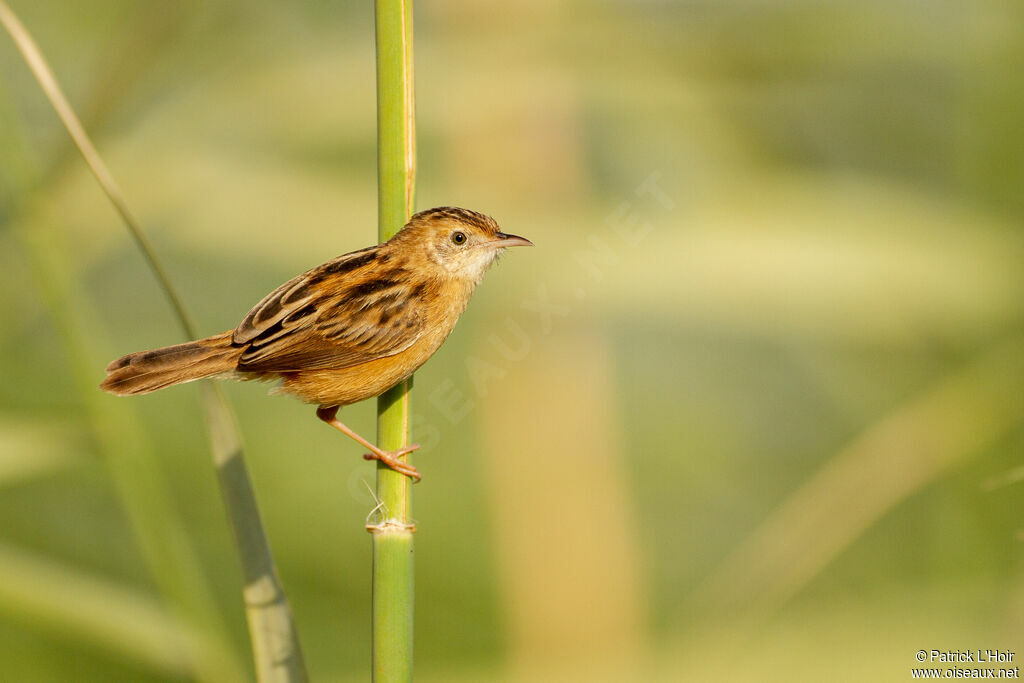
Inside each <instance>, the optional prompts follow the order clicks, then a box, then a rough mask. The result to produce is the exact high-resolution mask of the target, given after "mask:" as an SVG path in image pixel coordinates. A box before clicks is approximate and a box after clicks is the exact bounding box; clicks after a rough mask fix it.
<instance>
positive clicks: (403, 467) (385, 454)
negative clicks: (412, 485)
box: [363, 443, 422, 481]
mask: <svg viewBox="0 0 1024 683" xmlns="http://www.w3.org/2000/svg"><path fill="white" fill-rule="evenodd" d="M419 447H420V445H419V444H418V443H413V444H409V445H408V446H403V447H402V448H399V449H398V450H396V451H383V450H381V449H379V448H374V449H373V452H372V453H363V458H365V459H366V460H380V461H381V462H382V463H384V464H385V465H387V466H388V467H390V468H391V469H393V470H394V471H396V472H399V473H401V474H404V475H406V476H407V477H412V479H413V480H414V481H419V480H420V479H421V478H422V477H420V473H419V471H418V470H417V469H416V468H415V467H413V466H412V465H410V464H409V463H407V462H403V461H402V460H399V458H401V457H402V456H403V455H408V454H409V453H412V452H413V451H415V450H416V449H417V448H419Z"/></svg>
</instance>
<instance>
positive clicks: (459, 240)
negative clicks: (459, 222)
mask: <svg viewBox="0 0 1024 683" xmlns="http://www.w3.org/2000/svg"><path fill="white" fill-rule="evenodd" d="M452 242H455V244H465V243H466V233H464V232H459V231H456V232H453V233H452Z"/></svg>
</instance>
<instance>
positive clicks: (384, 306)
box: [100, 207, 533, 480]
mask: <svg viewBox="0 0 1024 683" xmlns="http://www.w3.org/2000/svg"><path fill="white" fill-rule="evenodd" d="M518 246H533V243H532V242H530V240H528V239H526V238H524V237H518V236H516V235H506V234H505V233H503V232H501V231H500V230H499V228H498V224H497V223H496V222H495V221H494V219H493V218H491V217H489V216H485V215H483V214H480V213H476V212H475V211H468V210H466V209H459V208H454V207H440V208H436V209H430V210H428V211H422V212H420V213H418V214H416V215H415V216H413V217H412V218H411V219H410V220H409V222H408V223H407V224H406V225H405V227H403V228H402V229H401V230H400V231H399V232H398V233H397V234H395V236H394V237H392V238H391V239H389V240H388V241H387V242H384V243H383V244H379V245H377V246H375V247H367V248H366V249H360V250H359V251H353V252H352V253H350V254H345V255H343V256H339V257H338V258H336V259H333V260H331V261H328V262H327V263H325V264H323V265H321V266H317V267H316V268H313V269H312V270H310V271H308V272H306V273H303V274H302V275H299V276H298V277H296V278H293V279H291V280H289V281H288V282H286V283H284V284H283V285H281V286H280V287H278V288H277V289H275V290H274V291H273V292H271V293H270V294H268V295H267V296H266V297H264V299H263V301H261V302H259V303H258V304H256V307H255V308H253V309H252V310H251V311H249V314H248V315H247V316H245V319H244V320H242V322H241V323H240V324H239V325H238V327H236V328H235V329H234V330H228V331H227V332H223V333H221V334H216V335H214V336H212V337H207V338H206V339H200V340H199V341H194V342H189V343H187V344H178V345H176V346H167V347H164V348H162V349H154V350H152V351H139V352H137V353H130V354H128V355H127V356H124V357H123V358H118V359H117V360H115V361H114V362H112V363H111V364H110V365H108V366H107V378H106V379H105V380H103V383H102V384H101V385H100V388H101V389H103V390H104V391H108V392H110V393H112V394H117V395H120V396H127V395H131V394H146V393H149V392H151V391H156V390H157V389H163V388H164V387H169V386H171V385H172V384H181V383H182V382H191V381H192V380H196V379H202V378H204V377H234V378H237V379H260V380H281V387H280V391H283V392H284V393H288V394H294V395H295V396H298V397H299V398H301V399H302V400H303V401H305V402H306V403H315V404H318V406H319V407H318V408H317V411H316V415H317V417H319V418H320V419H321V420H323V421H324V422H326V423H327V424H329V425H331V426H332V427H335V428H337V429H339V430H341V431H342V432H344V433H345V434H347V435H348V436H350V437H352V438H353V439H355V440H356V441H358V442H359V443H360V444H362V445H363V446H364V447H366V448H368V449H370V453H368V454H366V455H364V456H363V457H365V458H367V459H369V460H380V461H381V462H384V463H386V464H387V465H388V466H389V467H391V468H392V469H394V470H396V471H398V472H402V473H403V474H406V475H408V476H410V477H413V478H414V479H416V480H419V478H420V475H419V473H418V472H417V471H416V468H415V467H413V466H412V465H410V464H408V463H407V462H403V461H402V460H400V459H399V458H401V457H402V456H404V455H406V454H407V453H411V452H412V451H414V450H416V449H417V448H419V445H418V444H412V445H410V446H406V447H405V448H402V449H400V450H398V451H390V452H389V451H384V450H381V449H379V448H377V447H376V446H374V445H373V444H371V443H370V442H369V441H367V440H366V439H364V438H363V437H361V436H359V435H358V434H356V433H355V432H354V431H352V430H351V429H350V428H348V427H347V426H345V425H344V424H342V422H341V421H340V420H338V418H337V414H338V409H339V408H340V407H341V406H344V405H348V404H350V403H356V402H358V401H362V400H363V399H367V398H370V397H372V396H377V395H379V394H382V393H383V392H384V391H386V390H387V389H390V388H391V387H393V386H394V385H396V384H398V383H399V382H401V381H402V380H404V379H406V378H408V377H409V376H411V375H412V374H413V372H415V371H416V370H417V369H418V368H419V367H420V366H421V365H423V363H425V362H426V360H427V359H428V358H430V357H431V356H432V355H434V352H435V351H437V349H438V348H439V347H440V346H441V344H442V342H444V340H445V338H447V337H448V335H449V334H450V333H451V331H452V329H453V328H454V327H455V323H456V322H457V321H458V319H459V316H460V315H461V314H462V312H463V311H464V310H466V306H467V305H468V304H469V298H470V296H472V294H473V290H474V288H476V286H477V285H478V284H480V280H481V279H483V276H484V271H486V270H487V268H488V267H489V266H490V265H491V264H492V263H493V262H494V260H495V258H497V256H498V254H500V253H501V252H502V251H503V250H504V249H505V248H506V247H518Z"/></svg>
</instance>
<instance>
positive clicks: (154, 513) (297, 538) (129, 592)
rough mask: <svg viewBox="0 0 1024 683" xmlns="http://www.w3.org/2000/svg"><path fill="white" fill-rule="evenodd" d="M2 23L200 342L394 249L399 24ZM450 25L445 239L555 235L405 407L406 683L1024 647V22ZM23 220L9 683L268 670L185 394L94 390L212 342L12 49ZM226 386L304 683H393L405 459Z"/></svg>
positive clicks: (851, 5)
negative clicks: (381, 565) (379, 521)
mask: <svg viewBox="0 0 1024 683" xmlns="http://www.w3.org/2000/svg"><path fill="white" fill-rule="evenodd" d="M11 4H12V5H13V8H14V10H15V11H17V12H18V13H19V14H20V16H21V18H22V20H23V21H24V22H25V23H26V25H27V26H28V28H29V29H30V30H31V31H32V32H33V33H34V34H35V36H36V38H37V40H38V42H39V44H40V46H41V48H42V49H43V51H44V52H45V53H46V54H47V56H48V57H49V59H50V60H51V62H52V65H53V68H54V70H55V72H56V74H57V76H58V78H59V79H60V80H61V81H62V83H63V85H64V86H65V89H66V91H67V93H68V96H69V97H70V99H71V100H72V102H73V103H74V104H75V106H76V108H77V109H78V110H79V112H80V114H81V115H82V117H83V119H84V122H85V124H86V127H87V128H88V129H89V130H90V132H91V133H92V134H93V135H94V136H95V139H96V141H97V144H98V146H99V147H100V150H101V152H103V153H104V155H105V157H106V159H107V162H108V164H109V165H110V167H111V169H112V171H113V172H114V174H115V176H116V177H117V178H118V180H119V182H120V184H121V185H122V188H123V189H124V191H125V194H126V196H127V198H128V201H129V203H130V205H131V206H132V208H133V209H134V211H135V212H136V214H137V215H138V216H139V217H140V218H141V219H142V221H143V223H144V224H145V225H146V226H147V227H148V230H149V232H150V235H151V237H152V240H153V242H154V243H155V245H156V247H157V249H158V251H159V252H160V254H161V255H162V256H163V258H164V259H165V261H166V263H167V265H168V268H169V270H170V272H171V275H172V277H173V279H174V280H175V281H176V282H177V283H178V284H179V286H180V288H181V289H182V290H183V292H184V297H185V300H186V304H187V305H188V307H189V308H190V310H191V311H193V313H194V315H195V316H196V318H197V319H198V321H199V324H200V328H201V329H202V331H203V332H204V333H210V334H212V333H215V332H219V331H222V330H225V329H228V328H230V327H233V326H234V325H235V324H236V323H237V321H238V320H240V319H241V317H242V316H243V315H244V314H245V313H246V311H247V310H248V309H249V307H250V306H252V305H253V304H254V303H255V302H256V301H258V300H259V299H260V298H261V297H262V296H263V295H264V294H265V293H266V292H268V291H270V290H271V289H272V288H273V287H275V286H276V285H278V284H279V283H280V282H282V281H284V280H285V279H287V278H289V277H291V276H292V275H294V274H296V273H298V272H301V271H303V270H305V269H307V268H309V267H311V266H313V265H316V264H318V263H320V262H322V261H325V260H327V259H328V258H331V257H333V256H335V255H337V254H341V253H344V252H347V251H350V250H353V249H356V248H360V247H363V246H366V245H367V244H370V243H371V242H372V241H373V240H374V237H375V234H376V232H375V231H376V227H375V225H376V223H375V211H376V194H375V193H376V190H375V132H374V131H375V112H374V62H373V17H372V9H371V5H370V4H369V3H354V4H349V3H328V2H323V1H319V2H315V1H310V2H292V3H267V2H259V1H257V2H249V3H238V2H212V3H211V2H198V1H197V0H192V1H183V2H174V3H148V2H132V1H129V0H102V1H95V2H89V3H66V2H55V1H54V0H39V1H37V2H26V1H23V0H13V2H12V3H11ZM416 9H417V14H416V79H417V80H416V87H417V111H418V122H417V126H418V145H419V149H418V153H419V175H418V199H417V205H418V207H419V208H427V207H431V206H436V205H445V204H454V205H459V206H465V207H469V208H473V209H477V210H480V211H484V212H486V213H489V214H491V215H493V216H494V217H496V218H497V219H498V221H499V222H500V223H501V224H502V226H503V228H504V229H505V230H507V231H509V232H513V233H517V234H522V235H525V236H528V237H529V238H531V239H532V240H533V241H534V242H535V243H536V244H537V248H536V249H533V250H522V251H520V250H516V251H514V252H511V253H509V254H508V255H507V256H506V257H504V258H503V259H502V260H501V262H500V264H499V265H498V266H497V267H496V268H495V269H493V270H492V271H491V272H490V273H489V275H488V277H487V278H486V281H485V283H484V284H483V286H482V287H481V288H480V289H479V290H478V292H477V294H476V296H475V298H474V301H473V303H472V304H471V306H470V308H469V311H468V312H467V314H466V315H465V316H464V318H463V321H462V322H461V323H460V325H459V327H458V329H457V330H456V332H455V333H454V334H453V336H452V337H451V338H450V339H449V341H448V342H447V344H446V345H445V346H444V347H443V348H442V350H441V351H440V352H439V353H438V354H437V355H436V356H435V358H434V359H433V360H432V361H431V362H430V363H428V364H427V365H426V366H425V368H424V369H423V370H422V371H421V372H420V373H418V374H417V376H416V390H415V394H414V399H413V401H414V404H413V405H414V413H415V414H416V423H415V425H414V438H416V439H417V440H419V441H421V442H422V443H423V444H424V446H425V447H424V448H423V450H422V451H420V453H418V454H417V456H416V457H415V462H416V464H417V466H418V467H419V468H420V470H421V472H423V474H424V481H423V483H422V484H420V485H418V486H417V487H416V488H415V491H414V494H415V498H414V505H415V510H414V517H415V518H416V520H417V522H418V526H419V533H418V535H417V549H416V552H417V559H416V562H417V604H416V610H417V613H416V618H417V643H416V663H417V678H418V680H422V681H481V680H505V681H640V680H643V681H679V680H702V681H783V680H785V681H822V680H835V681H863V680H877V681H883V680H894V681H896V680H907V679H909V678H910V675H911V674H910V669H911V667H914V666H918V664H917V662H916V660H915V653H916V652H917V651H918V650H919V649H926V650H931V649H940V650H948V649H961V650H969V649H970V650H976V649H979V648H982V649H985V648H993V649H996V648H998V649H1002V650H1010V651H1014V652H1017V651H1018V649H1019V648H1020V647H1021V646H1022V644H1024V639H1022V629H1024V575H1022V568H1024V567H1022V553H1021V543H1022V540H1024V530H1022V524H1021V492H1022V480H1024V465H1022V463H1021V456H1022V454H1024V430H1022V418H1024V391H1022V390H1021V387H1022V381H1024V324H1022V322H1024V268H1022V263H1024V239H1022V233H1021V224H1022V220H1024V127H1022V125H1021V122H1022V121H1024V85H1022V83H1024V82H1022V79H1021V74H1022V73H1024V5H1022V4H1021V3H1020V2H1016V1H1014V0H959V1H955V0H948V1H947V0H934V1H932V2H921V1H919V0H915V1H903V0H895V1H890V2H865V1H864V0H857V1H853V0H832V1H829V2H821V1H818V2H806V1H802V0H793V1H791V2H763V1H760V0H726V1H722V2H711V1H710V0H693V1H689V2H668V1H658V0H645V1H639V0H636V1H634V2H622V1H619V2H614V1H607V2H594V3H583V2H564V1H563V2H541V1H539V0H531V1H528V2H520V3H501V4H496V3H471V2H465V1H449V2H443V1H442V2H433V3H426V2H420V3H418V7H417V8H416ZM0 193H2V194H0V272H3V282H4V284H5V286H4V287H3V288H2V290H0V317H2V320H3V321H4V324H3V325H0V374H2V377H3V378H4V381H3V382H2V383H0V487H2V489H0V661H2V662H3V669H4V673H3V676H2V677H3V679H4V680H12V681H50V680H53V681H57V680H61V681H63V680H75V681H111V680H154V681H160V680H177V679H180V678H186V679H188V678H191V677H193V675H194V672H193V671H192V670H191V669H190V668H189V665H188V663H187V662H188V660H187V659H186V658H185V657H183V656H182V654H181V653H182V652H183V651H193V652H195V651H202V652H207V653H213V654H212V655H211V657H212V658H213V659H215V660H217V661H220V662H221V663H222V666H223V670H224V671H229V672H230V671H235V672H241V675H243V676H244V675H248V674H247V671H248V667H249V666H250V665H249V663H248V655H247V654H246V652H247V651H246V648H247V637H246V631H245V624H244V618H243V613H242V609H241V605H240V590H241V585H240V576H239V571H238V567H237V562H236V560H235V558H234V556H233V552H232V545H231V541H230V537H229V532H228V529H227V526H226V524H225V522H224V519H223V509H222V505H221V502H220V500H219V497H218V494H217V490H216V487H215V483H214V475H213V470H212V467H211V464H210V457H209V453H208V447H207V443H206V437H205V435H204V427H203V421H202V417H201V412H200V408H199V405H198V393H197V391H196V389H195V387H192V386H188V387H178V388H174V389H171V390H169V391H166V392H161V393H159V394H155V395H152V396H146V397H142V398H139V399H134V400H124V399H120V400H119V399H115V398H113V397H108V396H105V395H102V394H101V393H100V392H99V391H98V390H97V389H95V388H94V387H95V385H96V384H97V383H99V381H100V379H101V378H102V375H103V373H102V368H103V366H104V365H105V364H106V362H108V361H109V360H110V359H112V358H114V357H116V356H119V355H121V354H123V353H127V352H129V351H134V350H139V349H142V348H149V347H153V346H159V345H164V344H170V343H175V342H177V341H180V333H179V332H178V328H177V326H176V324H175V323H174V320H173V318H172V316H171V315H170V313H169V310H168V307H167V306H166V305H165V302H164V299H163V298H162V295H161V293H160V291H159V290H158V289H157V288H156V286H155V284H154V282H153V278H152V277H151V276H150V274H149V272H148V271H147V269H146V267H145V265H144V264H143V261H142V259H141V258H140V255H139V254H138V252H137V251H136V250H135V248H134V247H133V245H132V244H131V243H130V241H129V239H128V237H127V235H126V232H125V230H124V228H123V227H122V225H121V224H120V222H119V220H118V219H117V217H116V215H115V214H114V212H113V210H112V209H111V207H110V206H109V204H108V203H107V201H106V200H105V198H104V197H103V196H102V194H101V193H100V191H99V189H98V187H97V186H96V184H95V182H94V180H93V179H92V177H91V176H90V175H89V174H88V172H87V170H86V169H85V167H84V165H83V163H82V162H81V161H80V159H79V158H78V156H77V154H76V153H75V152H74V151H73V149H72V148H71V146H70V143H69V141H68V139H67V135H66V133H65V132H64V130H63V129H62V128H61V126H60V125H59V124H58V122H57V119H56V117H55V116H54V114H53V113H52V111H51V110H50V108H49V105H48V104H47V103H46V102H45V100H44V99H43V97H42V95H41V94H40V92H39V90H38V87H37V85H36V84H35V82H34V81H33V80H32V78H31V76H30V75H29V72H28V70H27V68H26V67H25V65H24V64H23V62H22V60H21V58H20V57H19V56H18V54H17V53H16V52H15V50H14V48H13V46H12V44H11V42H10V40H9V39H7V37H6V36H4V37H3V39H0ZM226 390H227V392H228V394H229V396H230V399H231V400H232V402H233V403H234V405H235V406H236V408H237V412H238V415H239V419H240V422H241V427H242V430H243V433H244V436H245V439H246V443H247V456H248V462H249V466H250V468H251V471H252V476H253V479H254V483H255V487H256V492H257V495H258V497H259V500H260V503H261V506H262V511H263V515H264V521H265V523H266V525H267V529H268V532H269V535H270V540H271V544H272V547H273V549H274V551H275V556H276V560H277V562H278V565H279V568H280V573H281V576H282V579H283V582H284V585H285V588H286V590H287V591H288V595H289V597H290V599H291V602H292V606H293V609H294V612H295V616H296V619H297V622H298V627H299V631H300V636H301V638H302V643H303V647H304V649H305V653H306V657H307V661H308V665H309V669H310V674H311V676H312V679H313V680H317V681H359V680H366V679H367V677H368V665H369V615H370V613H369V578H370V574H369V563H370V542H369V537H368V535H367V534H366V532H365V531H364V530H363V524H364V519H365V517H366V515H367V513H369V512H370V510H371V508H372V507H373V503H372V500H371V498H370V495H369V493H368V492H367V489H366V486H365V485H364V483H363V482H364V481H365V482H372V479H373V470H372V466H371V465H370V464H367V463H364V462H363V461H362V460H361V459H360V458H359V453H360V451H359V449H358V448H357V447H356V446H355V445H354V444H352V443H351V442H349V441H348V440H346V439H344V438H343V437H341V436H339V435H338V434H337V433H335V432H333V431H332V430H330V429H327V428H326V427H324V426H323V425H321V424H319V423H318V422H317V421H316V420H315V418H314V416H313V410H312V408H310V407H308V406H304V405H302V404H300V403H298V402H296V401H294V400H290V399H284V398H268V397H267V396H266V394H267V387H265V386H263V385H259V384H255V383H253V384H229V385H226ZM345 414H346V415H348V418H347V420H346V421H347V422H348V423H349V424H351V425H352V426H353V427H354V428H356V429H357V431H360V432H362V433H364V434H372V433H373V406H372V403H367V404H365V405H359V406H354V407H352V408H348V409H346V410H345ZM154 530H158V532H159V533H156V534H154ZM171 556H173V557H176V558H178V562H177V564H173V563H168V562H167V561H166V558H167V557H171ZM181 558H184V560H182V559H181ZM172 564H173V567H172V566H171V565H172ZM175 567H176V568H175ZM182 567H185V569H181V568H182ZM197 613H198V614H205V615H206V617H205V618H204V619H200V620H198V621H196V620H195V619H191V620H190V619H183V618H182V616H181V615H183V614H192V615H195V614H197ZM190 648H191V650H189V649H190ZM1018 656H1020V655H1019V653H1018ZM1015 663H1016V662H1015ZM227 677H228V676H227V675H225V679H227Z"/></svg>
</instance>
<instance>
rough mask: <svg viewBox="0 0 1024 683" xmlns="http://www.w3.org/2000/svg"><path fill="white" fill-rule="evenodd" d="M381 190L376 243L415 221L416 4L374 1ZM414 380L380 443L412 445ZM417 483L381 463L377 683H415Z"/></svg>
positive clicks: (397, 393) (382, 416)
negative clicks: (413, 494)
mask: <svg viewBox="0 0 1024 683" xmlns="http://www.w3.org/2000/svg"><path fill="white" fill-rule="evenodd" d="M375 6H376V27H377V31H376V33H377V36H376V38H377V42H376V44H377V182H378V220H379V229H378V230H379V234H378V236H379V238H380V241H384V240H386V239H388V238H390V237H391V236H392V235H394V234H395V233H396V232H398V230H399V229H401V227H402V226H403V225H404V224H405V222H406V221H407V220H408V219H409V216H410V215H411V214H412V207H413V196H414V189H415V175H416V173H415V171H416V142H415V140H416V138H415V113H414V108H413V68H412V65H413V61H412V0H376V2H375ZM410 389H412V378H410V379H408V380H406V381H405V382H402V383H401V384H399V385H397V386H395V387H393V388H392V389H390V390H388V391H387V392H386V393H384V394H382V395H381V396H380V398H379V399H378V400H377V443H378V444H379V445H380V447H381V448H383V449H385V450H394V449H397V448H401V447H402V446H404V445H406V444H408V442H409V391H410ZM411 486H412V480H411V479H409V478H408V477H406V476H405V475H402V474H399V473H398V472H395V471H393V470H392V469H390V468H389V467H387V466H386V465H384V464H382V463H379V462H378V463H377V498H378V500H379V501H380V504H381V507H380V511H379V517H378V520H377V521H376V523H375V524H372V525H370V526H369V527H367V528H368V530H369V531H370V532H371V533H372V534H373V680H374V681H376V682H377V683H392V682H394V681H411V680H412V650H413V532H414V531H415V527H414V526H413V525H412V522H411V519H410V497H409V494H410V488H411Z"/></svg>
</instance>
